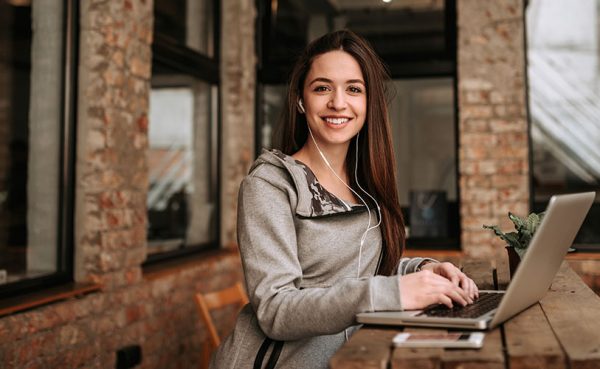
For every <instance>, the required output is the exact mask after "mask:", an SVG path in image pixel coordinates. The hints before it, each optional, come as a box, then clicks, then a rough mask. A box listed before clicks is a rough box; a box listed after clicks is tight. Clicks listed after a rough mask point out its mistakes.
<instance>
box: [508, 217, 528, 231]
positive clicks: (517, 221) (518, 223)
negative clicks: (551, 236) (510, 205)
mask: <svg viewBox="0 0 600 369" xmlns="http://www.w3.org/2000/svg"><path fill="white" fill-rule="evenodd" d="M508 217H509V218H510V220H512V222H513V223H514V225H515V230H516V231H517V232H520V231H521V230H522V229H523V228H526V227H527V221H526V220H525V219H522V218H520V217H519V216H517V215H515V214H513V213H511V212H508Z"/></svg>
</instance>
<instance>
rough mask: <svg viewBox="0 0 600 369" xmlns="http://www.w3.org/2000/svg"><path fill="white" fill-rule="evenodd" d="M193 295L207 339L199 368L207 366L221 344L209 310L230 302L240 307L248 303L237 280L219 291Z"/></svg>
mask: <svg viewBox="0 0 600 369" xmlns="http://www.w3.org/2000/svg"><path fill="white" fill-rule="evenodd" d="M195 297H196V304H197V306H198V311H199V312H200V317H201V318H202V320H203V321H204V324H205V325H206V330H207V331H208V340H207V341H206V342H205V343H204V347H203V350H202V358H201V362H200V368H208V363H209V361H210V355H211V354H212V352H213V350H214V349H216V348H217V347H218V346H219V345H220V344H221V338H220V337H219V333H218V332H217V329H216V327H215V325H214V323H213V321H212V318H211V316H210V311H211V310H213V309H219V308H222V307H224V306H227V305H232V304H237V305H238V306H239V308H240V309H241V308H242V307H243V306H244V305H246V304H247V303H248V296H247V295H246V292H245V291H244V287H242V284H241V283H240V282H237V283H236V284H235V285H233V286H231V287H229V288H225V289H223V290H220V291H216V292H211V293H205V294H202V293H197V294H196V295H195Z"/></svg>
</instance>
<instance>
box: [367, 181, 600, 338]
mask: <svg viewBox="0 0 600 369" xmlns="http://www.w3.org/2000/svg"><path fill="white" fill-rule="evenodd" d="M595 195H596V194H595V193H594V192H586V193H578V194H570V195H556V196H552V198H551V199H550V202H549V204H548V207H547V209H546V215H545V216H544V219H543V220H542V223H541V224H540V227H539V228H538V230H537V231H536V233H535V235H534V237H533V239H532V240H531V243H530V244H529V248H528V250H527V253H526V254H525V256H524V258H523V260H521V263H520V265H519V268H518V269H517V272H516V273H515V275H514V277H513V278H512V280H511V282H510V284H509V286H508V288H507V290H506V291H480V298H479V299H478V300H476V301H475V303H473V304H471V305H467V307H465V308H453V309H452V310H450V309H448V308H447V307H445V306H441V305H440V306H436V307H433V308H432V309H433V310H431V311H430V310H429V309H427V310H413V311H385V312H373V313H360V314H357V316H356V320H357V321H358V322H359V323H367V324H383V325H412V326H426V327H443V328H461V329H489V328H493V327H495V326H497V325H498V324H500V323H502V322H504V321H506V320H508V319H509V318H511V317H513V316H514V315H516V314H518V313H520V312H521V311H523V310H525V309H526V308H528V307H529V306H531V305H533V304H535V303H537V302H538V301H539V300H540V299H541V298H542V297H543V296H544V295H545V293H546V291H547V290H548V288H549V287H550V285H551V283H552V281H553V280H554V276H555V275H556V273H557V272H558V270H559V268H560V265H561V263H562V260H563V259H564V257H565V254H566V253H567V250H568V249H569V247H570V246H571V244H572V243H573V240H574V239H575V235H576V234H577V231H578V230H579V228H580V227H581V224H582V223H583V220H584V219H585V216H586V214H587V212H588V211H589V209H590V207H591V206H592V203H593V202H594V198H595ZM481 304H483V305H485V304H488V305H489V306H488V307H487V309H484V311H485V310H487V312H484V313H480V312H476V313H473V311H474V310H477V309H479V308H478V306H479V305H481ZM495 306H496V307H495Z"/></svg>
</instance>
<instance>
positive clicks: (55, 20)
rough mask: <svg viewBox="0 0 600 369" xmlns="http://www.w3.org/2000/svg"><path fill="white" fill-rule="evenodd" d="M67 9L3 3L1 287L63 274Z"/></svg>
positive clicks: (60, 3) (48, 3)
mask: <svg viewBox="0 0 600 369" xmlns="http://www.w3.org/2000/svg"><path fill="white" fill-rule="evenodd" d="M63 4H64V2H63V1H58V0H50V1H34V2H32V3H30V2H22V3H19V2H14V3H11V2H5V1H0V281H1V282H6V281H8V282H15V281H21V280H24V279H28V278H34V277H38V276H42V275H47V274H52V273H54V272H56V271H57V270H58V265H59V261H58V257H57V255H58V245H57V241H58V219H59V209H58V201H59V182H60V168H61V163H60V152H61V132H62V106H63V105H62V103H63V101H62V90H63V84H62V76H63V73H62V70H63V39H64V31H63V29H64V27H63V24H64V23H63ZM33 30H35V32H34V31H33ZM4 276H6V278H3V277H4Z"/></svg>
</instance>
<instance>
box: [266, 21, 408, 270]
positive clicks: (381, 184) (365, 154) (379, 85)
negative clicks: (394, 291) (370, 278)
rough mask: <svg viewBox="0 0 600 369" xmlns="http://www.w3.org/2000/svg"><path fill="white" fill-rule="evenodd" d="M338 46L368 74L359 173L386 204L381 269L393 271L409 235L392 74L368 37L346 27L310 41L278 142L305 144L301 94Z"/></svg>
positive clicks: (290, 147) (351, 161)
mask: <svg viewBox="0 0 600 369" xmlns="http://www.w3.org/2000/svg"><path fill="white" fill-rule="evenodd" d="M333 50H342V51H345V52H347V53H348V54H350V55H352V57H354V59H355V60H356V61H357V62H358V64H359V65H360V67H361V70H362V74H363V77H364V79H365V84H366V90H367V91H366V92H367V117H366V120H365V125H364V126H363V128H362V129H361V131H360V137H361V138H360V140H359V144H358V146H359V148H358V150H359V155H358V157H359V159H358V161H359V162H358V178H359V182H360V183H361V184H362V186H363V187H364V188H365V189H366V190H367V191H368V192H369V193H370V194H371V195H372V196H373V197H375V199H377V202H378V203H379V204H380V207H381V218H382V219H381V233H382V236H383V255H382V260H381V265H380V266H379V274H383V275H391V274H392V273H393V272H394V270H395V268H396V266H397V264H398V261H399V260H400V257H401V256H402V252H403V250H404V240H405V235H404V220H403V218H402V212H401V210H400V203H399V201H398V193H397V187H396V164H395V160H394V151H393V146H392V140H391V129H390V123H389V120H388V109H387V101H386V86H385V82H386V81H389V79H390V77H389V74H388V72H387V69H386V67H385V65H384V64H383V62H382V61H381V59H379V57H378V56H377V54H375V51H374V50H373V48H372V47H371V46H370V45H369V44H368V42H367V41H366V40H364V39H363V38H361V37H359V36H358V35H356V34H355V33H353V32H351V31H348V30H342V31H336V32H332V33H328V34H326V35H325V36H322V37H320V38H318V39H316V40H315V41H313V42H311V43H310V44H309V45H308V46H307V47H306V49H305V50H304V52H303V53H302V55H301V56H300V58H299V59H298V61H297V62H296V64H295V65H294V68H293V69H292V74H291V76H290V81H289V88H288V93H287V97H286V102H285V104H284V108H283V112H282V114H281V118H280V121H279V124H278V126H277V127H276V130H275V134H274V139H273V142H274V147H275V148H278V149H279V150H281V151H282V152H284V153H285V154H287V155H292V154H294V153H295V152H297V151H298V150H300V149H301V148H302V146H303V145H304V144H305V142H306V140H307V138H308V126H307V122H306V117H305V115H303V114H299V112H298V109H297V104H298V99H299V98H301V97H302V90H303V87H304V80H305V78H306V75H307V74H308V72H309V70H310V67H311V65H312V62H313V60H314V59H315V57H317V56H319V55H321V54H325V53H327V52H329V51H333ZM355 140H356V137H355V138H354V139H353V140H352V142H351V144H350V146H349V149H348V154H347V155H346V169H347V171H348V173H354V166H355V145H356V143H355ZM349 177H350V186H351V187H352V188H353V189H355V190H356V191H357V192H359V191H358V186H357V184H356V181H355V179H354V176H352V175H351V176H349ZM365 200H367V199H366V198H365ZM369 202H370V201H369ZM372 205H374V204H371V206H372Z"/></svg>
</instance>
